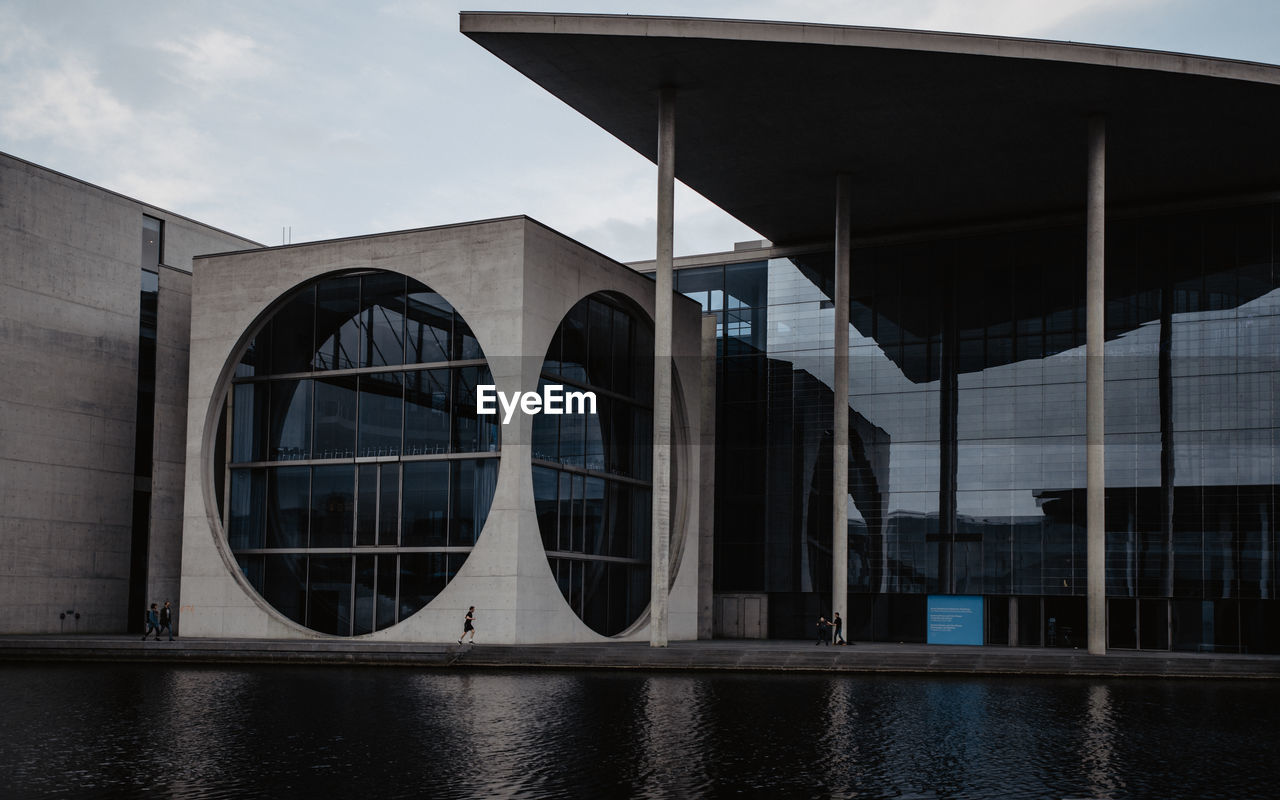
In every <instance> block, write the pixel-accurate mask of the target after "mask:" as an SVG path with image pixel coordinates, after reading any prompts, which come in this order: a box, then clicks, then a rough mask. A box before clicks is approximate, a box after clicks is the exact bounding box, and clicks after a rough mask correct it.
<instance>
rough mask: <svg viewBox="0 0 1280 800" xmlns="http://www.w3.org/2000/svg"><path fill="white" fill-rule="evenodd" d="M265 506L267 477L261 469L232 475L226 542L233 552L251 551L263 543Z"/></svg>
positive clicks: (264, 542)
mask: <svg viewBox="0 0 1280 800" xmlns="http://www.w3.org/2000/svg"><path fill="white" fill-rule="evenodd" d="M266 504H267V476H266V473H265V472H264V471H263V470H260V469H252V470H251V469H237V470H233V471H232V472H231V514H230V519H229V520H228V525H227V540H228V542H229V543H230V544H231V549H232V550H252V549H256V548H260V547H263V546H264V545H265V544H266V537H265V531H264V528H263V512H264V511H265V507H266Z"/></svg>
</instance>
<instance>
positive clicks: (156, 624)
mask: <svg viewBox="0 0 1280 800" xmlns="http://www.w3.org/2000/svg"><path fill="white" fill-rule="evenodd" d="M145 621H146V623H147V629H146V630H145V631H143V633H142V641H144V642H145V641H146V640H147V637H148V636H150V635H151V632H152V631H155V634H156V641H157V642H158V641H160V612H159V611H157V610H156V604H155V603H152V604H151V608H149V609H147V614H146V617H145Z"/></svg>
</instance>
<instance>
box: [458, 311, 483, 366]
mask: <svg viewBox="0 0 1280 800" xmlns="http://www.w3.org/2000/svg"><path fill="white" fill-rule="evenodd" d="M453 357H454V358H455V359H457V360H459V361H468V360H470V359H474V358H484V353H483V352H482V351H481V350H480V342H478V341H477V340H476V337H475V334H473V333H472V332H471V328H470V327H468V326H467V323H466V322H465V321H464V320H463V319H462V316H461V315H459V314H458V313H457V312H456V311H455V312H454V314H453Z"/></svg>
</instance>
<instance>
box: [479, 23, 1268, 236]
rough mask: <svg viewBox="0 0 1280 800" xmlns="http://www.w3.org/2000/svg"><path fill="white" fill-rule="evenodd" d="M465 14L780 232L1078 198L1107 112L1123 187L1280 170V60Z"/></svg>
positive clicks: (1130, 199) (1049, 210) (516, 57)
mask: <svg viewBox="0 0 1280 800" xmlns="http://www.w3.org/2000/svg"><path fill="white" fill-rule="evenodd" d="M461 30H462V32H463V33H464V34H466V35H467V36H469V37H470V38H472V39H473V40H475V41H476V42H477V43H479V44H480V45H482V46H483V47H485V48H486V49H488V50H489V51H490V52H492V53H493V54H494V55H496V56H498V57H499V58H501V59H502V60H503V61H505V62H507V63H508V64H510V65H511V66H512V67H514V68H515V69H517V70H518V71H520V72H521V73H523V74H524V75H525V76H527V77H528V78H530V79H531V80H533V81H534V82H535V83H537V84H538V85H540V86H542V87H543V88H545V89H546V90H547V91H549V92H551V93H552V94H553V95H555V96H556V97H558V98H560V99H561V100H562V101H564V102H565V103H567V104H569V105H570V106H572V107H573V108H575V109H577V110H578V111H579V112H581V113H582V114H583V115H585V116H586V117H587V118H588V119H590V120H591V121H593V122H595V123H596V124H597V125H599V126H601V127H602V128H604V129H605V130H607V131H609V132H610V133H612V134H613V135H614V136H616V137H618V138H619V139H621V140H622V141H623V142H625V143H626V144H627V145H629V146H630V147H632V148H633V149H635V150H636V151H637V152H639V153H640V154H642V155H644V156H645V157H647V158H649V159H651V160H653V159H655V150H656V139H657V101H658V90H659V88H660V87H664V86H670V87H674V88H675V89H676V91H677V101H676V104H677V108H676V177H677V178H679V179H680V180H681V181H682V182H683V183H685V184H686V185H687V186H689V187H690V188H692V189H694V190H695V191H697V192H699V193H700V194H702V195H703V196H705V197H706V198H707V199H708V200H710V201H711V202H713V203H715V204H716V205H718V206H720V207H721V208H723V209H724V210H725V211H727V212H728V213H730V214H732V215H733V216H735V217H737V218H738V219H739V220H741V221H742V222H743V223H745V224H746V225H748V226H750V227H751V228H753V229H755V230H756V231H759V232H760V233H761V234H763V235H764V236H766V237H768V238H769V239H771V240H772V241H774V242H775V243H779V244H791V243H804V242H809V241H814V240H822V239H827V238H829V237H831V236H832V232H833V229H834V226H833V218H834V211H833V203H834V194H835V189H834V187H835V178H834V176H835V174H836V173H838V172H842V171H843V172H848V173H850V174H851V175H852V176H853V180H854V205H853V221H854V222H853V224H854V233H855V235H859V236H861V235H869V234H878V233H893V232H897V231H905V230H912V229H919V228H927V227H934V226H952V225H963V224H971V223H983V222H989V221H995V220H1001V219H1009V218H1018V217H1027V216H1034V215H1041V214H1057V213H1072V212H1079V211H1081V210H1082V208H1083V206H1084V197H1085V156H1086V144H1085V130H1086V125H1087V119H1088V117H1089V116H1090V115H1093V114H1104V115H1106V117H1107V126H1108V141H1107V152H1108V156H1107V158H1108V161H1107V170H1108V174H1107V181H1108V184H1107V193H1108V203H1109V204H1112V205H1136V204H1144V203H1151V202H1166V201H1177V200H1181V199H1186V198H1193V197H1200V196H1204V195H1226V194H1236V193H1247V192H1255V191H1272V190H1275V189H1277V188H1280V158H1278V157H1277V150H1276V146H1275V141H1276V137H1277V133H1278V132H1280V67H1275V66H1271V65H1266V64H1256V63H1251V62H1243V61H1232V60H1226V59H1215V58H1207V57H1201V56H1189V55H1180V54H1174V53H1163V52H1154V51H1146V50H1134V49H1128V48H1115V47H1102V46H1097V45H1083V44H1074V43H1065V42H1048V41H1039V40H1030V39H1011V38H1000V37H989V36H973V35H963V34H949V33H929V32H920V31H903V30H889V29H881V28H861V27H842V26H832V25H808V24H799V23H778V22H748V21H737V20H708V19H688V18H672V17H631V16H611V15H576V14H529V13H506V12H464V13H463V14H462V15H461Z"/></svg>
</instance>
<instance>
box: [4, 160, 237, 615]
mask: <svg viewBox="0 0 1280 800" xmlns="http://www.w3.org/2000/svg"><path fill="white" fill-rule="evenodd" d="M144 213H145V214H150V215H151V216H155V217H157V218H159V219H162V220H165V224H166V234H167V237H168V241H169V246H167V247H166V260H167V261H168V262H169V263H170V264H173V265H174V266H176V267H179V268H181V269H187V270H189V269H190V262H191V257H192V256H193V255H194V254H195V253H196V252H200V251H209V250H218V249H228V248H230V247H245V246H248V245H249V244H251V243H250V242H248V241H247V240H243V239H238V238H236V237H232V236H230V235H229V234H225V233H222V232H220V231H216V230H214V229H211V228H205V227H204V226H201V225H199V224H198V223H194V222H192V221H190V220H186V219H185V218H182V217H179V216H177V215H174V214H170V213H168V212H165V211H162V210H160V209H155V208H152V207H149V206H146V205H144V204H141V203H138V202H136V201H133V200H130V199H129V198H126V197H122V196H120V195H117V194H114V193H111V192H108V191H105V190H103V189H100V188H98V187H94V186H91V185H89V184H85V183H82V182H80V181H76V180H74V179H72V178H68V177H66V176H64V175H60V174H58V173H55V172H51V171H49V170H45V169H43V168H41V167H38V166H36V165H33V164H29V163H27V162H24V161H21V160H19V159H15V158H12V157H10V156H7V155H3V154H0V366H3V369H4V374H5V376H6V378H5V380H4V381H3V382H0V632H13V633H18V632H23V633H41V632H57V631H61V630H66V631H68V632H71V631H83V632H111V631H122V630H124V629H125V626H126V624H127V619H126V615H127V602H128V585H129V555H130V546H131V529H132V504H133V489H134V478H133V464H134V452H133V451H134V423H135V416H136V410H137V409H136V407H137V354H138V318H139V291H140V274H139V270H140V263H141V253H142V215H143V214H144ZM162 281H163V279H162ZM166 302H167V299H166V298H165V296H164V292H163V283H162V296H161V316H162V318H166V317H170V316H172V315H179V316H180V315H181V313H182V312H181V306H183V305H184V304H185V300H182V301H179V302H178V306H179V308H175V309H173V310H172V314H171V313H170V312H171V310H170V309H168V308H166V307H165V304H166ZM169 322H170V324H168V325H167V326H162V329H161V336H166V335H169V333H168V331H172V332H173V333H172V335H173V336H176V337H179V338H182V334H181V331H179V330H178V329H177V326H175V324H174V321H173V320H172V319H171V320H170V321H169ZM179 349H181V347H180V346H179ZM167 355H168V356H170V357H175V358H176V356H177V354H176V351H175V352H171V353H168V354H167ZM170 360H173V358H171V359H170ZM157 441H158V442H159V439H158V440H157ZM175 532H176V529H175V528H173V527H172V526H171V527H170V528H169V529H168V533H167V535H169V536H172V535H174V534H175ZM158 549H163V548H158ZM71 610H73V611H76V612H78V613H79V614H80V619H79V620H75V619H74V618H68V619H67V620H60V619H59V614H60V613H61V612H64V611H71Z"/></svg>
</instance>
